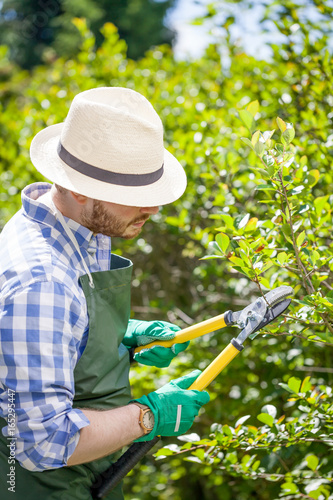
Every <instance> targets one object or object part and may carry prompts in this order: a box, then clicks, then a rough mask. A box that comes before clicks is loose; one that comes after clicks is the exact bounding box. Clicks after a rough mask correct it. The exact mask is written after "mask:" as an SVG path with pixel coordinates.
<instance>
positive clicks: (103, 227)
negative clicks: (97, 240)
mask: <svg viewBox="0 0 333 500" xmlns="http://www.w3.org/2000/svg"><path fill="white" fill-rule="evenodd" d="M148 218H149V217H142V216H141V217H140V218H136V219H134V220H132V221H130V223H127V222H124V221H123V220H122V219H121V218H120V217H117V216H115V215H112V214H110V213H109V212H108V211H107V209H106V208H105V207H104V206H103V204H102V203H101V202H100V201H99V200H94V204H93V210H92V213H91V214H87V212H86V211H85V210H83V211H82V213H81V223H82V225H83V226H85V227H86V228H88V229H89V230H90V231H92V232H93V233H94V234H98V233H101V234H104V235H105V236H110V237H119V238H124V239H126V240H129V239H131V238H135V237H136V236H138V235H139V234H140V233H141V227H138V228H134V227H131V226H132V224H135V223H136V222H141V221H142V220H147V219H148Z"/></svg>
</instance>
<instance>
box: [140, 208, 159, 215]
mask: <svg viewBox="0 0 333 500" xmlns="http://www.w3.org/2000/svg"><path fill="white" fill-rule="evenodd" d="M159 209H160V207H141V208H140V212H141V213H142V214H149V215H155V214H157V213H158V212H159Z"/></svg>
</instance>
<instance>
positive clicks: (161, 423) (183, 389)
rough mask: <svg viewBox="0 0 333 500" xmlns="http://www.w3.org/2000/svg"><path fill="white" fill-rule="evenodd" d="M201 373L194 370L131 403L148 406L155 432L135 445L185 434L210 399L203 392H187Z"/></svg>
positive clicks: (206, 393) (140, 439)
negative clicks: (156, 437)
mask: <svg viewBox="0 0 333 500" xmlns="http://www.w3.org/2000/svg"><path fill="white" fill-rule="evenodd" d="M200 373H201V371H200V370H195V371H193V372H192V373H190V374H188V375H185V376H184V377H180V378H178V379H176V380H172V381H171V382H169V383H168V384H166V385H164V386H163V387H161V388H160V389H158V390H157V391H155V392H151V393H150V394H148V395H147V396H142V397H141V398H140V399H136V400H133V401H131V403H135V402H138V403H142V404H145V405H147V406H149V408H150V409H151V410H152V412H153V414H154V418H155V425H154V429H153V430H152V431H151V432H150V433H149V434H146V435H144V436H142V437H141V438H139V439H137V440H136V442H138V441H150V440H151V439H153V438H154V437H155V436H179V435H181V434H184V432H186V431H188V429H189V428H190V427H191V426H192V424H193V421H194V418H195V417H196V416H197V415H198V413H199V410H200V408H201V407H202V406H203V405H204V404H206V403H208V401H209V399H210V397H209V394H208V392H206V391H196V390H188V387H190V386H191V385H192V384H193V382H194V381H195V380H196V379H197V378H198V376H199V375H200Z"/></svg>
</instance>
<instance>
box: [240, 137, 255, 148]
mask: <svg viewBox="0 0 333 500" xmlns="http://www.w3.org/2000/svg"><path fill="white" fill-rule="evenodd" d="M241 140H242V141H243V142H245V144H247V145H248V146H250V148H251V149H253V151H254V147H253V144H252V142H251V141H250V139H248V138H247V137H241Z"/></svg>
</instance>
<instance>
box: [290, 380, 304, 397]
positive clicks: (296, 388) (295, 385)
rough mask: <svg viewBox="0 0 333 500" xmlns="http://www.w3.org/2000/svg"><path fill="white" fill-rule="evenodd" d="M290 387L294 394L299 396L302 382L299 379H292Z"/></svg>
mask: <svg viewBox="0 0 333 500" xmlns="http://www.w3.org/2000/svg"><path fill="white" fill-rule="evenodd" d="M288 386H289V387H290V389H291V390H292V391H293V392H295V393H296V394H298V393H299V390H300V387H301V380H300V379H299V378H298V377H291V378H290V379H289V380H288Z"/></svg>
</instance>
